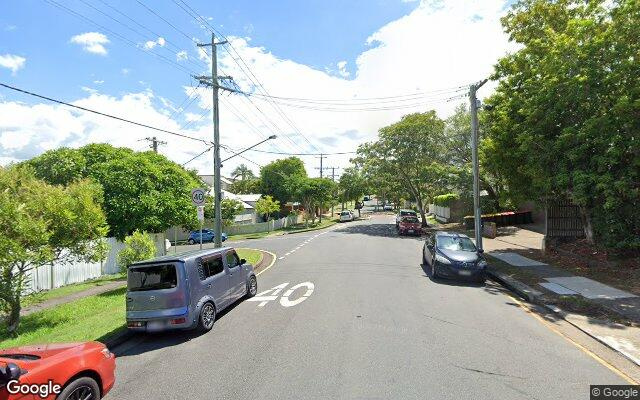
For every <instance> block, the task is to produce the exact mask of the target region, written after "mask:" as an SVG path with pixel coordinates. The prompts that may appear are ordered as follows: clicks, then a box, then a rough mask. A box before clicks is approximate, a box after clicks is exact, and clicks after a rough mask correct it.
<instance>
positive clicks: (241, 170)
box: [231, 164, 256, 181]
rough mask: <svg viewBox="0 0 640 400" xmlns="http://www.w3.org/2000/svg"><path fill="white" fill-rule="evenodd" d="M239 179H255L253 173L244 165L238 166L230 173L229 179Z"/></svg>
mask: <svg viewBox="0 0 640 400" xmlns="http://www.w3.org/2000/svg"><path fill="white" fill-rule="evenodd" d="M238 177H240V179H241V180H243V181H244V180H245V179H249V178H255V177H256V176H255V175H254V174H253V171H251V170H250V169H249V167H247V166H246V165H245V164H240V165H238V166H237V167H236V169H234V170H233V172H232V173H231V178H233V179H234V180H235V179H237V178H238Z"/></svg>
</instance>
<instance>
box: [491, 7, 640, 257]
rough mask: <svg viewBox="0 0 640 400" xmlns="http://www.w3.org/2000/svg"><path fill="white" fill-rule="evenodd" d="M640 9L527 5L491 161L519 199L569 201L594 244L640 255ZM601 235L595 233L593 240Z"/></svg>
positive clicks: (518, 13) (504, 64)
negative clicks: (638, 251) (639, 250)
mask: <svg viewBox="0 0 640 400" xmlns="http://www.w3.org/2000/svg"><path fill="white" fill-rule="evenodd" d="M638 21H640V2H638V1H636V0H621V1H616V2H613V3H610V2H604V1H592V2H584V1H577V0H562V1H557V2H549V1H544V0H526V1H521V2H519V3H517V4H516V5H515V7H514V8H513V9H512V10H511V11H510V12H509V13H508V14H507V16H506V17H504V19H503V25H504V27H505V30H506V32H507V33H508V34H509V35H510V37H511V39H512V40H513V41H515V42H517V43H518V44H519V46H520V50H518V51H517V52H515V53H513V54H510V55H508V56H506V57H504V58H502V59H501V60H500V61H499V63H498V65H497V66H496V72H495V75H494V78H496V79H499V85H498V88H497V90H496V93H495V94H494V95H493V96H492V97H491V98H490V99H488V100H487V103H489V104H490V105H492V106H493V110H492V111H490V112H487V115H485V116H484V117H483V124H484V126H485V127H486V134H487V136H488V141H489V145H488V146H487V149H486V152H485V156H487V161H488V162H489V163H490V164H491V166H490V168H492V169H494V170H496V171H497V172H498V173H499V174H500V175H501V177H502V178H503V179H504V181H505V183H506V186H507V187H508V191H509V194H510V196H511V197H512V198H516V199H524V198H531V199H540V200H542V201H545V200H549V201H553V200H555V199H560V198H564V197H568V198H569V199H570V200H571V201H573V202H574V203H575V204H577V205H579V206H580V207H581V210H582V216H583V218H584V221H585V227H586V229H585V233H586V234H587V238H590V237H591V234H592V233H593V235H594V237H595V239H599V240H600V241H602V242H603V243H604V244H606V245H608V246H615V247H627V248H636V249H637V248H640V214H639V213H638V212H637V210H638V208H640V146H639V145H638V141H639V140H640V137H639V132H640V118H638V115H640V86H639V85H638V82H640V62H638V54H640V41H639V40H638V37H640V24H639V23H638ZM591 227H593V232H592V231H591V229H590V228H591Z"/></svg>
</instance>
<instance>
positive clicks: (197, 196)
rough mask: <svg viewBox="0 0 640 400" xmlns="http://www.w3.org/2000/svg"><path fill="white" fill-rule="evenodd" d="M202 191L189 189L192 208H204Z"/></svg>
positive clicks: (200, 189)
mask: <svg viewBox="0 0 640 400" xmlns="http://www.w3.org/2000/svg"><path fill="white" fill-rule="evenodd" d="M204 193H205V192H204V189H202V188H197V189H191V202H192V203H193V205H194V206H204Z"/></svg>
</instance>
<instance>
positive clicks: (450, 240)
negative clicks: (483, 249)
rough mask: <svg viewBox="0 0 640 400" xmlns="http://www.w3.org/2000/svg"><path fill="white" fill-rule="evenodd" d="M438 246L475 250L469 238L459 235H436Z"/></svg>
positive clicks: (449, 248)
mask: <svg viewBox="0 0 640 400" xmlns="http://www.w3.org/2000/svg"><path fill="white" fill-rule="evenodd" d="M436 241H437V245H438V248H440V249H443V250H458V251H476V246H475V245H474V244H473V242H472V241H471V239H469V238H467V237H461V236H438V238H437V239H436Z"/></svg>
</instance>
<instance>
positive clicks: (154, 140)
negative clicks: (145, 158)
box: [144, 136, 167, 154]
mask: <svg viewBox="0 0 640 400" xmlns="http://www.w3.org/2000/svg"><path fill="white" fill-rule="evenodd" d="M144 140H148V141H149V142H151V148H152V149H153V152H154V153H156V154H157V153H158V145H159V144H167V142H163V141H162V140H158V139H157V138H156V137H155V136H153V137H147V138H144Z"/></svg>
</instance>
